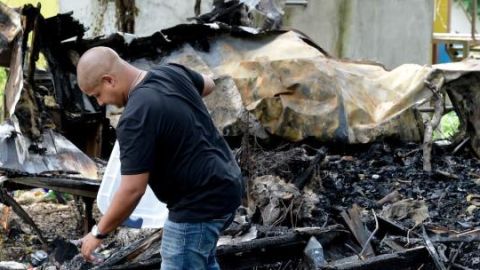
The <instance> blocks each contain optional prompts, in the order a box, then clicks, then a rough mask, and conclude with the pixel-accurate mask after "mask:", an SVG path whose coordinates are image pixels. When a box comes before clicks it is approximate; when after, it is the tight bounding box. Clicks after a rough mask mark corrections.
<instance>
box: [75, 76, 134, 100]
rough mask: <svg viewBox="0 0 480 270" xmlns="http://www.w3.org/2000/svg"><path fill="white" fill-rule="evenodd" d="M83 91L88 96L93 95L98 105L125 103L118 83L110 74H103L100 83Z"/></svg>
mask: <svg viewBox="0 0 480 270" xmlns="http://www.w3.org/2000/svg"><path fill="white" fill-rule="evenodd" d="M84 92H85V94H87V95H88V96H91V97H94V98H95V99H96V100H97V102H98V104H99V105H100V106H103V105H106V104H108V105H115V106H117V107H122V106H124V105H125V104H124V100H123V96H122V91H121V90H120V89H118V84H117V83H116V81H115V80H114V78H112V77H110V76H104V77H103V78H102V79H101V80H100V83H98V84H97V85H96V86H95V87H92V88H91V89H86V90H85V91H84Z"/></svg>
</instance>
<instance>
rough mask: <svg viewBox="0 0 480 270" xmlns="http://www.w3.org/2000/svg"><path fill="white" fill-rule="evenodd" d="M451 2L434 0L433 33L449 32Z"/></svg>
mask: <svg viewBox="0 0 480 270" xmlns="http://www.w3.org/2000/svg"><path fill="white" fill-rule="evenodd" d="M450 1H451V0H435V13H434V17H433V31H434V32H435V33H448V32H449V29H448V28H449V24H450V20H449V16H450Z"/></svg>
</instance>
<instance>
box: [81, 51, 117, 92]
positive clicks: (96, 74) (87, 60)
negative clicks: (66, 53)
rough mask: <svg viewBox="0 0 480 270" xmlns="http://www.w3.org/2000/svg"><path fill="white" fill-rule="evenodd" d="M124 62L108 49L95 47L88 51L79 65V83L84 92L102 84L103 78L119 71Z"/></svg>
mask: <svg viewBox="0 0 480 270" xmlns="http://www.w3.org/2000/svg"><path fill="white" fill-rule="evenodd" d="M123 62H124V61H123V60H122V59H121V58H120V56H118V54H117V53H116V52H115V51H114V50H112V49H110V48H108V47H94V48H91V49H90V50H88V51H86V52H85V53H84V54H83V55H82V57H80V60H78V64H77V81H78V86H79V87H80V89H82V90H86V89H91V88H93V87H95V86H96V85H98V84H99V83H100V80H101V78H102V76H104V75H107V74H108V75H112V74H115V73H117V72H118V71H119V69H120V68H121V66H122V65H123V64H124V63H123Z"/></svg>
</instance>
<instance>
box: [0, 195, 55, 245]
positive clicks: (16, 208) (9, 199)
mask: <svg viewBox="0 0 480 270" xmlns="http://www.w3.org/2000/svg"><path fill="white" fill-rule="evenodd" d="M0 201H1V202H2V203H3V204H5V205H7V206H10V207H12V209H13V211H14V212H15V213H16V214H17V215H18V216H19V217H20V218H21V219H22V220H23V221H25V222H26V223H27V224H28V225H30V226H31V227H32V229H33V231H34V232H35V233H36V234H37V235H38V238H39V239H40V241H41V242H42V244H46V243H47V241H46V240H45V238H43V235H42V231H40V229H39V228H38V227H37V225H36V224H35V222H34V221H33V219H32V218H31V217H30V216H29V215H28V213H27V212H25V210H23V208H22V207H21V206H20V205H19V204H18V203H17V202H16V201H15V199H14V198H12V197H11V196H10V195H8V193H7V191H6V190H5V189H3V188H0Z"/></svg>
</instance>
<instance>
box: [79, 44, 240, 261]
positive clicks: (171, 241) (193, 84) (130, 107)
mask: <svg viewBox="0 0 480 270" xmlns="http://www.w3.org/2000/svg"><path fill="white" fill-rule="evenodd" d="M77 80H78V85H79V87H80V89H81V90H82V91H83V92H84V93H85V94H86V95H88V96H91V97H95V98H96V100H97V102H98V104H100V105H104V104H112V105H116V106H119V107H121V106H125V109H124V112H123V114H122V116H121V118H120V121H119V124H118V127H117V139H118V141H119V144H120V160H121V171H122V181H121V185H120V187H119V189H118V191H117V192H116V193H115V195H114V197H113V200H112V202H111V205H110V207H109V209H108V210H107V212H106V213H105V215H104V216H103V217H102V218H101V220H100V221H99V222H98V224H97V225H96V226H94V228H93V229H92V232H91V233H89V234H87V235H86V236H85V237H84V238H83V239H82V254H83V256H84V257H85V259H86V260H89V261H93V260H94V259H95V258H94V257H93V256H92V252H93V251H94V250H95V249H96V248H97V247H98V246H99V245H100V243H101V241H102V240H101V239H102V238H104V237H105V236H106V235H107V234H108V233H110V232H112V231H113V230H114V229H115V228H116V227H117V226H119V225H120V224H121V223H122V222H123V221H124V220H125V219H126V218H127V217H128V216H129V215H130V214H131V212H132V211H133V210H134V209H135V206H136V205H137V203H138V201H139V200H140V198H141V197H142V195H143V194H144V192H145V190H146V187H147V184H148V185H150V187H151V188H152V190H153V192H154V193H155V195H156V196H157V197H158V199H159V200H161V201H162V202H164V203H166V204H167V207H168V209H169V216H168V220H167V221H166V222H165V225H164V228H163V238H162V247H161V251H160V252H161V256H162V266H161V269H219V267H218V264H217V262H216V260H215V247H216V243H217V240H218V237H219V234H220V233H221V231H222V230H223V229H225V226H228V225H229V224H230V223H231V221H232V219H233V215H234V212H235V210H236V208H237V207H238V206H239V205H240V200H241V193H242V185H241V180H240V179H241V176H240V174H241V173H240V169H239V167H238V165H237V164H236V162H235V159H234V157H233V155H232V153H231V150H230V148H229V147H228V145H227V144H226V142H225V140H224V139H223V137H222V136H221V135H220V134H219V133H218V131H217V129H216V128H215V126H214V124H213V121H212V119H211V117H210V115H209V114H208V111H207V109H206V107H205V105H204V103H203V101H202V99H201V98H202V96H206V95H208V94H210V93H211V92H212V90H213V88H214V86H215V84H214V82H213V80H212V79H211V78H209V77H207V76H205V75H202V74H199V73H197V72H195V71H192V70H190V69H188V68H186V67H184V66H181V65H177V64H168V65H163V66H159V67H158V68H155V69H152V70H150V71H148V72H147V71H144V70H141V69H138V68H136V67H134V66H132V65H130V64H129V63H127V62H126V61H124V60H123V59H121V58H120V57H119V56H118V54H117V53H116V52H115V51H113V50H112V49H110V48H107V47H95V48H92V49H90V50H88V51H87V52H85V53H84V54H83V55H82V57H81V58H80V59H79V62H78V65H77Z"/></svg>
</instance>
